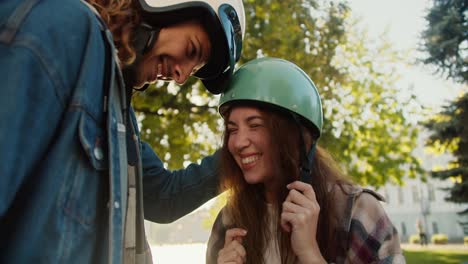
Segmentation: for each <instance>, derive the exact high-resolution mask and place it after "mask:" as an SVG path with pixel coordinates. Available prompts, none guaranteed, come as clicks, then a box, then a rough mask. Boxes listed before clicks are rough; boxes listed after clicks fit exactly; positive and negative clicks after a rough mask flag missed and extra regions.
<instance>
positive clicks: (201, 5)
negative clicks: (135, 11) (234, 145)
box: [139, 0, 245, 94]
mask: <svg viewBox="0 0 468 264" xmlns="http://www.w3.org/2000/svg"><path fill="white" fill-rule="evenodd" d="M139 3H140V6H141V13H142V20H143V21H142V22H143V23H144V24H145V25H146V26H150V27H154V28H156V29H158V28H163V27H165V26H170V25H173V24H176V23H179V22H182V21H186V20H190V19H197V20H200V21H201V22H202V24H203V25H204V27H205V29H206V31H207V32H208V35H209V37H210V40H211V42H212V43H211V48H212V51H211V56H210V59H209V61H208V62H207V64H206V65H205V66H203V67H202V68H201V69H200V70H198V71H197V72H196V73H195V76H196V77H198V78H199V79H201V80H202V82H203V84H204V85H205V87H206V88H207V89H208V91H210V92H211V93H213V94H218V93H221V92H222V91H223V89H224V85H223V84H224V82H225V80H227V79H228V78H229V77H231V75H232V72H233V70H234V65H235V63H236V62H237V61H238V60H239V59H240V56H241V52H242V41H243V39H244V34H245V11H244V5H243V3H242V0H200V1H189V0H139Z"/></svg>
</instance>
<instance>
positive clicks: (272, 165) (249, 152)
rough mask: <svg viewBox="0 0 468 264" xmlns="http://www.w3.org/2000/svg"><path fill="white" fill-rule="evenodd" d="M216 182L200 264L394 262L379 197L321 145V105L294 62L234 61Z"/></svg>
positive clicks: (393, 237) (395, 242)
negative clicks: (219, 198)
mask: <svg viewBox="0 0 468 264" xmlns="http://www.w3.org/2000/svg"><path fill="white" fill-rule="evenodd" d="M219 111H220V113H221V115H222V116H223V118H224V121H225V135H224V141H223V147H222V162H221V164H222V166H221V172H222V175H223V179H222V188H230V192H229V194H230V195H229V198H228V202H227V205H226V206H225V207H224V208H223V209H222V211H221V212H220V214H219V215H218V217H217V219H216V221H215V224H214V226H213V230H212V234H211V237H210V240H209V242H208V251H207V263H377V262H385V263H401V262H404V258H403V256H402V253H401V249H400V245H399V239H398V235H397V232H396V229H395V228H394V227H393V225H392V223H391V222H390V220H389V219H388V217H387V215H386V213H385V212H384V210H383V208H382V207H381V205H380V204H379V200H381V197H380V196H379V195H378V194H376V193H374V192H372V191H370V190H364V189H362V188H360V187H358V186H356V185H354V184H353V183H352V182H351V181H350V180H348V179H347V178H346V177H345V176H344V175H343V174H342V173H341V172H340V171H339V169H338V167H337V164H336V163H335V162H334V161H333V159H332V158H331V157H330V155H329V154H327V152H326V151H325V149H323V148H321V147H319V146H317V141H318V139H319V137H320V135H321V132H322V105H321V100H320V96H319V94H318V91H317V89H316V88H315V86H314V84H313V82H312V81H311V80H310V78H309V77H308V76H307V75H306V74H305V73H304V72H303V71H302V70H301V69H300V68H299V67H297V66H296V65H294V64H292V63H290V62H287V61H284V60H281V59H275V58H262V59H257V60H254V61H251V62H248V63H246V64H245V65H243V66H242V67H240V68H239V69H238V70H237V71H236V72H235V73H234V75H233V77H232V79H231V81H230V82H229V85H228V88H227V90H226V92H225V93H224V94H223V95H222V96H221V98H220V104H219Z"/></svg>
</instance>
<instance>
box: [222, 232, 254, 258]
mask: <svg viewBox="0 0 468 264" xmlns="http://www.w3.org/2000/svg"><path fill="white" fill-rule="evenodd" d="M246 234H247V231H246V230H244V229H242V228H231V229H228V230H227V231H226V237H225V239H224V247H223V248H222V249H221V250H220V251H219V253H218V264H220V263H236V264H237V263H239V264H240V263H244V262H245V256H246V252H245V248H244V246H242V238H243V237H244V236H245V235H246Z"/></svg>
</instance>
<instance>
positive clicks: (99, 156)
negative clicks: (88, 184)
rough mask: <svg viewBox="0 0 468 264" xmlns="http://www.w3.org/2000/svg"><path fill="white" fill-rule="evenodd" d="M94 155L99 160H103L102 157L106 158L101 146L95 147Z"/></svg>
mask: <svg viewBox="0 0 468 264" xmlns="http://www.w3.org/2000/svg"><path fill="white" fill-rule="evenodd" d="M94 157H95V158H96V159H97V160H102V158H104V154H103V153H102V149H101V148H99V147H95V148H94Z"/></svg>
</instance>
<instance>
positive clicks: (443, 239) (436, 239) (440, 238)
mask: <svg viewBox="0 0 468 264" xmlns="http://www.w3.org/2000/svg"><path fill="white" fill-rule="evenodd" d="M431 242H432V244H438V245H440V244H447V242H448V236H447V235H446V234H433V235H432V236H431Z"/></svg>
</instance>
